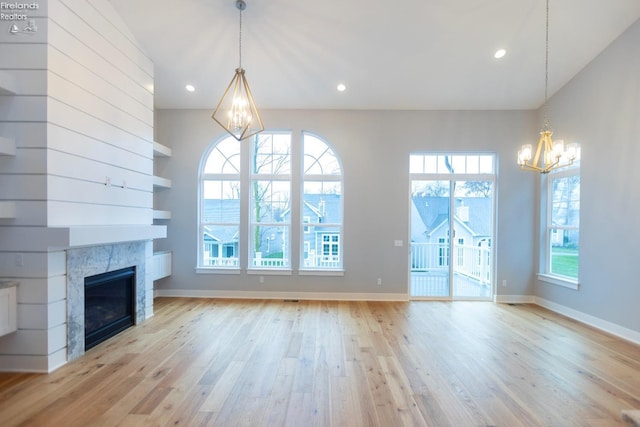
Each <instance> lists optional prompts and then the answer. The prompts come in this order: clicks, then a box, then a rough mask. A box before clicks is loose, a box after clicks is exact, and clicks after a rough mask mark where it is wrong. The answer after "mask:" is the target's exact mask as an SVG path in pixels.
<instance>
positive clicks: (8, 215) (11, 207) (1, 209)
mask: <svg viewBox="0 0 640 427" xmlns="http://www.w3.org/2000/svg"><path fill="white" fill-rule="evenodd" d="M15 217H16V202H0V219H13V218H15Z"/></svg>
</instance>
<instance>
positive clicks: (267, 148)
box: [249, 133, 291, 268]
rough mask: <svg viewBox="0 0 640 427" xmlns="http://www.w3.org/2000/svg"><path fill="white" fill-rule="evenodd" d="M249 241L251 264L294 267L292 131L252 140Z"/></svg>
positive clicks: (269, 134)
mask: <svg viewBox="0 0 640 427" xmlns="http://www.w3.org/2000/svg"><path fill="white" fill-rule="evenodd" d="M250 141H252V150H251V156H250V161H251V183H250V192H251V196H250V219H249V241H250V253H249V258H250V260H251V264H250V265H251V267H257V268H290V267H291V259H290V255H289V254H290V253H291V241H290V237H291V223H290V218H291V216H290V215H288V214H287V213H288V212H290V208H291V134H288V133H260V134H258V135H257V136H256V137H255V138H253V139H251V140H250Z"/></svg>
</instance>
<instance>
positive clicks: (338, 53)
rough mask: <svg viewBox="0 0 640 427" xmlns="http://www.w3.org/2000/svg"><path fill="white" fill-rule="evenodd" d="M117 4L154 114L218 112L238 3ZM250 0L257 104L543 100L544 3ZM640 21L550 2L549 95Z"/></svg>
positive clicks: (615, 7) (628, 14)
mask: <svg viewBox="0 0 640 427" xmlns="http://www.w3.org/2000/svg"><path fill="white" fill-rule="evenodd" d="M110 1H111V3H112V4H113V6H114V8H115V9H116V10H117V11H118V13H119V14H120V16H121V17H122V18H123V19H124V21H125V22H126V24H127V25H128V27H129V28H130V30H131V32H132V33H133V35H134V36H135V38H136V39H137V41H138V42H139V44H140V46H141V48H142V49H143V51H144V52H145V53H146V54H147V55H148V56H149V57H150V58H151V60H152V61H153V62H154V64H155V104H156V108H205V109H211V110H212V109H213V108H215V105H216V103H217V101H218V100H219V98H220V97H221V96H222V93H223V91H224V89H225V88H226V86H227V84H228V83H229V81H230V80H231V77H232V76H233V73H234V70H235V68H236V67H237V66H238V29H239V11H238V9H236V6H235V0H110ZM246 2H247V9H246V10H245V11H244V12H243V31H242V66H243V68H244V69H245V70H246V75H247V78H248V80H249V83H250V85H251V89H252V91H253V94H254V97H255V99H256V102H257V104H258V106H259V107H260V108H284V109H298V108H304V109H315V108H319V109H455V110H466V109H531V108H537V107H539V106H540V105H541V104H542V103H543V101H544V76H545V69H544V59H545V10H546V3H545V0H405V1H391V0H368V1H365V0H347V1H345V0H246ZM639 18H640V1H638V0H606V1H603V0H550V30H549V94H550V95H551V94H553V93H554V92H555V91H557V90H558V89H559V88H561V87H562V86H563V85H564V84H566V83H567V82H568V81H569V80H570V79H571V78H572V77H573V76H575V75H576V73H578V72H579V71H580V70H581V69H582V68H584V67H585V66H586V65H587V64H588V63H589V62H590V61H591V60H592V59H594V58H595V57H596V56H597V55H598V54H599V53H600V52H601V51H602V50H603V49H604V48H606V47H607V46H608V45H609V44H610V43H611V42H612V41H613V40H615V39H616V38H617V37H618V36H619V35H620V34H621V33H622V32H623V31H624V30H625V29H626V28H628V27H629V26H630V25H632V24H633V23H634V22H635V21H636V20H638V19H639ZM499 48H504V49H506V50H507V53H506V55H505V56H504V57H503V58H502V59H499V60H497V59H495V58H494V57H493V54H494V52H495V51H496V50H497V49H499ZM338 83H344V84H345V85H346V86H347V89H346V91H344V92H338V91H337V90H336V86H337V84H338ZM186 84H192V85H193V86H194V87H195V88H196V90H195V92H188V91H186V90H185V85H186Z"/></svg>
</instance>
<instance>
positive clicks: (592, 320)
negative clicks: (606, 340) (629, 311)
mask: <svg viewBox="0 0 640 427" xmlns="http://www.w3.org/2000/svg"><path fill="white" fill-rule="evenodd" d="M535 304H537V305H539V306H541V307H544V308H546V309H548V310H551V311H554V312H556V313H559V314H562V315H563V316H567V317H569V318H571V319H573V320H577V321H578V322H580V323H584V324H586V325H589V326H592V327H594V328H596V329H600V330H601V331H604V332H607V333H609V334H611V335H615V336H617V337H619V338H622V339H625V340H627V341H631V342H632V343H634V344H638V345H640V332H639V331H634V330H633V329H629V328H625V327H623V326H620V325H618V324H616V323H613V322H609V321H607V320H603V319H600V318H599V317H595V316H592V315H590V314H586V313H583V312H581V311H578V310H574V309H573V308H569V307H567V306H564V305H561V304H558V303H555V302H553V301H549V300H546V299H544V298H540V297H535Z"/></svg>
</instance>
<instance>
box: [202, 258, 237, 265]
mask: <svg viewBox="0 0 640 427" xmlns="http://www.w3.org/2000/svg"><path fill="white" fill-rule="evenodd" d="M204 264H205V265H206V266H208V267H238V266H240V263H239V262H238V258H232V257H229V258H222V257H207V256H205V258H204Z"/></svg>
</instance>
